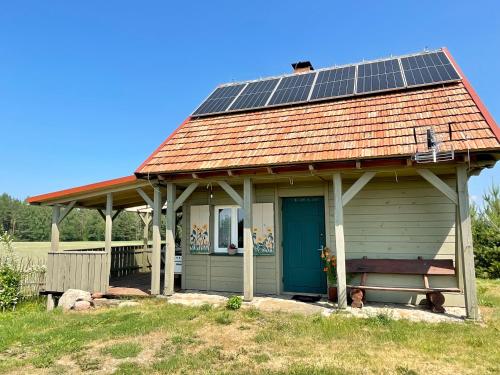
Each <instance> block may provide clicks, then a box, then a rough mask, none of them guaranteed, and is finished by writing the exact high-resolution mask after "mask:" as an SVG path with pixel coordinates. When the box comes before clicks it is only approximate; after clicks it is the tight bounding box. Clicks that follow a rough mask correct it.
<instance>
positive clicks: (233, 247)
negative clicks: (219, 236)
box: [227, 243, 238, 255]
mask: <svg viewBox="0 0 500 375" xmlns="http://www.w3.org/2000/svg"><path fill="white" fill-rule="evenodd" d="M237 252H238V248H237V247H236V245H235V244H234V243H232V244H230V245H229V246H228V247H227V253H228V254H229V255H235V254H236V253H237Z"/></svg>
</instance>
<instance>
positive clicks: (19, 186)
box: [0, 0, 500, 199]
mask: <svg viewBox="0 0 500 375" xmlns="http://www.w3.org/2000/svg"><path fill="white" fill-rule="evenodd" d="M499 15H500V2H496V1H491V2H483V1H474V2H469V1H453V2H452V1H419V2H409V1H408V2H401V1H378V2H376V6H374V3H372V2H347V1H342V2H333V1H324V2H322V1H317V2H304V1H298V2H278V1H269V0H268V1H251V2H238V1H210V2H199V3H196V2H175V3H172V4H170V3H169V2H165V1H147V2H140V1H85V2H78V3H77V2H68V1H50V2H41V1H11V2H3V4H2V5H1V6H0V134H1V139H2V142H1V143H0V145H1V146H0V162H1V167H2V172H3V173H2V177H0V192H3V191H5V192H8V193H9V194H11V195H13V196H15V197H17V198H21V199H23V198H25V197H26V196H29V195H36V194H41V193H46V192H50V191H54V190H59V189H63V188H68V187H73V186H78V185H82V184H87V183H92V182H96V181H100V180H104V179H110V178H115V177H120V176H125V175H129V174H131V173H132V172H133V171H134V170H135V169H136V168H137V166H139V165H140V164H141V162H142V161H143V160H144V159H145V158H146V157H147V156H149V154H150V153H151V152H152V151H153V150H154V149H155V148H156V147H157V146H158V145H159V144H160V143H161V142H162V141H163V140H164V139H165V138H166V137H167V136H168V135H169V134H170V133H171V132H172V131H173V130H174V129H175V128H176V127H177V126H178V125H179V124H180V123H181V122H182V121H183V120H184V119H185V118H186V117H187V116H188V115H189V114H190V113H191V112H192V111H193V110H194V108H195V107H196V106H197V105H199V104H200V102H201V101H202V100H203V98H204V97H205V96H206V95H207V94H208V93H209V92H210V91H211V90H212V89H213V88H214V86H215V85H217V84H219V83H222V82H228V81H233V80H245V79H254V78H258V77H264V76H269V75H278V74H282V73H288V72H289V71H290V69H291V68H290V63H292V62H295V61H298V60H310V61H311V62H312V63H313V65H314V66H315V67H318V68H319V67H325V66H331V65H334V64H346V63H351V62H357V61H360V60H362V59H374V58H380V57H385V56H388V55H391V54H394V55H397V54H404V53H410V52H416V51H420V50H422V49H424V48H426V47H428V48H438V47H442V46H447V47H448V48H449V49H450V51H451V53H452V54H453V56H454V57H455V59H456V60H457V62H458V64H459V65H460V66H461V68H462V69H463V71H464V72H465V74H466V75H467V77H468V78H469V80H470V81H471V83H472V85H473V86H474V88H475V89H476V90H477V92H478V93H479V95H480V97H481V98H482V100H483V101H484V103H485V104H486V106H487V107H488V109H489V110H490V112H491V113H492V115H493V117H494V118H496V119H497V121H498V120H499V119H500V101H499V96H498V91H499V90H500V74H498V61H500V16H499ZM495 70H496V72H495ZM490 72H494V73H495V74H490ZM499 168H500V167H496V168H495V169H493V170H488V171H485V172H483V174H482V175H481V176H480V177H474V178H472V180H471V185H470V190H471V195H473V196H474V197H480V196H481V195H482V192H483V191H484V189H485V188H487V186H488V185H490V184H491V182H492V181H495V182H496V183H500V178H499V175H500V173H499V170H500V169H499Z"/></svg>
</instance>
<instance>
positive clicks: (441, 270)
mask: <svg viewBox="0 0 500 375" xmlns="http://www.w3.org/2000/svg"><path fill="white" fill-rule="evenodd" d="M346 272H347V273H351V274H361V282H360V284H359V285H350V284H348V285H347V287H348V288H350V296H351V298H352V304H351V306H352V307H362V306H363V300H364V299H365V291H366V290H378V291H393V292H414V293H425V294H426V297H427V302H428V304H429V307H431V309H432V311H434V312H439V313H444V312H445V309H444V308H443V304H444V300H445V299H444V296H443V292H446V293H460V292H461V290H460V289H458V288H432V287H431V286H430V285H429V276H454V275H455V268H454V267H453V260H451V259H422V258H421V257H418V259H415V260H412V259H368V258H367V257H363V258H362V259H348V260H346ZM370 273H376V274H387V275H421V276H422V283H423V286H422V287H421V288H418V287H415V288H413V287H398V286H395V287H387V286H371V285H366V282H367V278H368V274H370Z"/></svg>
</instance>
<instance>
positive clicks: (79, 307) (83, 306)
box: [73, 301, 92, 311]
mask: <svg viewBox="0 0 500 375" xmlns="http://www.w3.org/2000/svg"><path fill="white" fill-rule="evenodd" d="M91 306H92V305H91V304H90V302H89V301H76V302H75V306H73V310H75V311H84V310H88V309H90V307H91Z"/></svg>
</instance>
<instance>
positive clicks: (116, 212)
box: [111, 208, 123, 220]
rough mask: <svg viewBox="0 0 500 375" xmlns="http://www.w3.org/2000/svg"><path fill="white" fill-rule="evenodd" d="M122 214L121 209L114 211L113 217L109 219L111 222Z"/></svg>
mask: <svg viewBox="0 0 500 375" xmlns="http://www.w3.org/2000/svg"><path fill="white" fill-rule="evenodd" d="M122 212H123V209H121V208H120V209H119V210H116V211H115V213H114V214H113V216H112V217H111V220H115V219H116V217H117V216H118V215H120V214H121V213H122Z"/></svg>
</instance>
